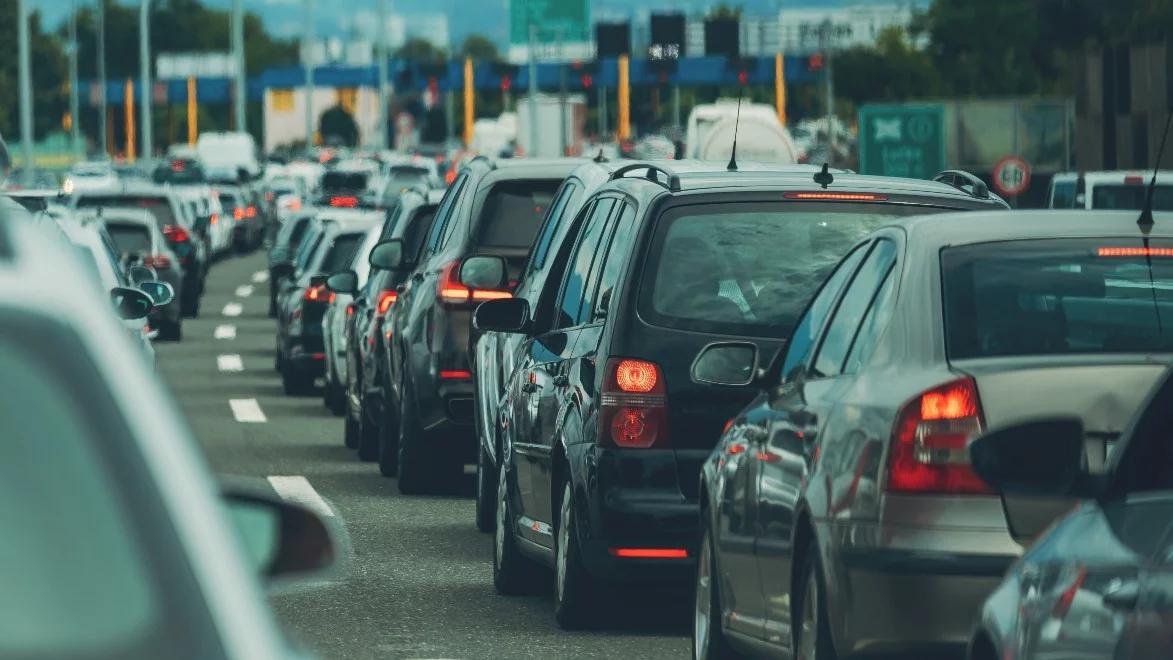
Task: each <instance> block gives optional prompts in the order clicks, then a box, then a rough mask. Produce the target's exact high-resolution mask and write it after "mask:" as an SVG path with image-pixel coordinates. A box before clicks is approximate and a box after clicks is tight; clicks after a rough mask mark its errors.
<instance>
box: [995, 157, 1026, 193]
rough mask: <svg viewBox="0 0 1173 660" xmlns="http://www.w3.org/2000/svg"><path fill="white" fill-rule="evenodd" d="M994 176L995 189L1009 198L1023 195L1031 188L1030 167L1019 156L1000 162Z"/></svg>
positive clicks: (1006, 158)
mask: <svg viewBox="0 0 1173 660" xmlns="http://www.w3.org/2000/svg"><path fill="white" fill-rule="evenodd" d="M993 175H994V176H993V178H994V189H995V190H997V191H998V192H999V193H1000V194H1002V195H1006V196H1007V197H1014V196H1016V195H1021V194H1022V193H1024V192H1026V189H1027V187H1029V186H1030V166H1029V165H1027V164H1026V161H1025V160H1023V159H1022V158H1019V157H1018V156H1007V157H1005V158H1003V159H1002V160H1000V161H998V164H997V165H995V166H994V172H993Z"/></svg>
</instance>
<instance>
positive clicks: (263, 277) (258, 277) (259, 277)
mask: <svg viewBox="0 0 1173 660" xmlns="http://www.w3.org/2000/svg"><path fill="white" fill-rule="evenodd" d="M253 281H254V282H256V283H257V284H260V283H261V282H268V281H269V273H268V271H263V270H258V271H257V272H255V273H253Z"/></svg>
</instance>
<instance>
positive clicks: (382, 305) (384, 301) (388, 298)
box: [375, 291, 399, 314]
mask: <svg viewBox="0 0 1173 660" xmlns="http://www.w3.org/2000/svg"><path fill="white" fill-rule="evenodd" d="M397 298H399V294H397V293H395V292H394V291H384V292H382V293H380V294H379V302H378V303H377V305H376V307H375V311H377V312H378V313H379V314H386V313H387V310H389V309H391V305H394V304H395V300H396V299H397Z"/></svg>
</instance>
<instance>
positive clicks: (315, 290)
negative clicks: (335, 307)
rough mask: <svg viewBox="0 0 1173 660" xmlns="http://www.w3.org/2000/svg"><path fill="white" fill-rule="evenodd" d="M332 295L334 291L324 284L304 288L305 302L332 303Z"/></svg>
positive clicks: (333, 295)
mask: <svg viewBox="0 0 1173 660" xmlns="http://www.w3.org/2000/svg"><path fill="white" fill-rule="evenodd" d="M334 297H335V294H334V292H333V291H331V290H330V289H328V288H326V285H325V284H319V285H317V286H311V287H306V290H305V301H306V302H317V303H332V302H334Z"/></svg>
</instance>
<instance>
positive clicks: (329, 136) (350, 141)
mask: <svg viewBox="0 0 1173 660" xmlns="http://www.w3.org/2000/svg"><path fill="white" fill-rule="evenodd" d="M318 134H319V135H321V136H322V142H323V143H324V144H333V143H335V142H338V143H341V144H343V145H346V146H348V147H353V146H355V145H357V144H358V124H357V123H355V121H354V117H351V116H350V113H349V112H347V111H346V109H345V108H343V107H342V106H341V105H335V106H334V107H332V108H330V109H329V110H327V111H325V112H323V113H322V117H321V119H319V120H318Z"/></svg>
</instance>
